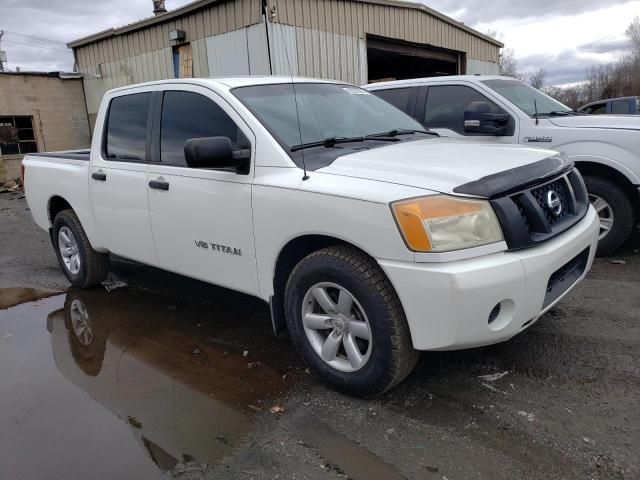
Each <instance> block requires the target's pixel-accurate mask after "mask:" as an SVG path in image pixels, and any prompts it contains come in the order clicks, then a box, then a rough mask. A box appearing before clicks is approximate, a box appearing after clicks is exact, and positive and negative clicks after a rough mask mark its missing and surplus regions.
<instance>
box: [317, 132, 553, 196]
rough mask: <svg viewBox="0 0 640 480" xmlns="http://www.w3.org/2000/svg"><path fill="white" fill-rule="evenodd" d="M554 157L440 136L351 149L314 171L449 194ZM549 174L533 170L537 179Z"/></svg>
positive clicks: (545, 152)
mask: <svg viewBox="0 0 640 480" xmlns="http://www.w3.org/2000/svg"><path fill="white" fill-rule="evenodd" d="M554 155H557V152H554V151H552V150H543V149H539V148H528V147H524V146H520V145H500V144H487V143H477V142H474V141H471V140H465V139H452V138H443V137H441V138H433V139H425V140H416V141H409V142H402V143H397V144H392V145H388V146H385V147H380V148H374V149H371V150H365V151H361V152H357V153H352V154H349V155H345V156H343V157H339V158H337V159H336V160H335V161H334V162H333V163H332V164H331V165H329V166H327V167H324V168H321V169H319V170H317V171H318V173H326V174H331V175H341V176H348V177H355V178H363V179H367V180H376V181H380V182H386V183H395V184H399V185H407V186H411V187H417V188H424V189H427V190H432V191H437V192H441V193H454V189H455V188H456V187H459V186H461V185H464V184H468V183H470V182H474V181H476V180H479V179H481V178H485V177H489V176H492V175H495V174H498V173H501V172H505V171H508V170H513V169H515V168H518V167H524V166H527V165H530V164H533V163H536V162H540V161H541V160H543V159H546V158H549V157H552V156H554ZM519 170H520V171H522V169H519ZM553 173H554V172H553V171H549V172H540V171H536V178H538V177H539V176H542V177H544V176H546V175H550V174H553ZM538 174H541V175H538ZM529 180H532V179H529Z"/></svg>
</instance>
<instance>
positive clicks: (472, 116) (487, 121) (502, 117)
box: [464, 102, 509, 136]
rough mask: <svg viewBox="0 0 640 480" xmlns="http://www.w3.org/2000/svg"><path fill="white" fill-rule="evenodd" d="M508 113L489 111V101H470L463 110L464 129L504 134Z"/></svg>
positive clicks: (489, 133) (470, 131)
mask: <svg viewBox="0 0 640 480" xmlns="http://www.w3.org/2000/svg"><path fill="white" fill-rule="evenodd" d="M508 121H509V115H508V114H506V113H491V104H490V103H489V102H471V103H470V104H469V106H468V107H467V109H466V110H465V111H464V131H465V132H467V133H480V134H488V135H496V136H498V135H505V134H506V124H507V122H508Z"/></svg>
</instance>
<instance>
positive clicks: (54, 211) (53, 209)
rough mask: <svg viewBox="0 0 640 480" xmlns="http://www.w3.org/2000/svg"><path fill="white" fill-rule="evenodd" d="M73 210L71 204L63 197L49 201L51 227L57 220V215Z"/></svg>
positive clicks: (56, 197)
mask: <svg viewBox="0 0 640 480" xmlns="http://www.w3.org/2000/svg"><path fill="white" fill-rule="evenodd" d="M69 209H70V210H73V209H72V208H71V205H69V202H67V201H66V200H65V199H64V198H62V197H58V196H55V197H52V198H51V200H49V222H50V223H51V225H53V221H54V220H55V218H56V215H58V213H60V212H61V211H63V210H69Z"/></svg>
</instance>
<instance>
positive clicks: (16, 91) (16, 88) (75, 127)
mask: <svg viewBox="0 0 640 480" xmlns="http://www.w3.org/2000/svg"><path fill="white" fill-rule="evenodd" d="M13 115H16V116H18V115H20V116H22V115H26V116H30V117H32V118H33V128H34V135H35V137H36V144H37V145H38V151H40V152H44V151H51V150H70V149H77V148H86V147H88V146H89V144H90V143H91V135H90V132H89V123H88V120H87V110H86V108H85V102H84V93H83V90H82V80H80V79H67V80H62V79H60V78H58V77H50V76H44V75H43V76H40V75H18V74H0V116H13ZM21 159H22V156H18V155H15V156H13V155H12V156H2V155H0V182H3V181H7V180H9V179H12V178H16V177H17V176H19V166H20V160H21Z"/></svg>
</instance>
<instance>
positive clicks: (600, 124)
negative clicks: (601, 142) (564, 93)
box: [549, 115, 640, 130]
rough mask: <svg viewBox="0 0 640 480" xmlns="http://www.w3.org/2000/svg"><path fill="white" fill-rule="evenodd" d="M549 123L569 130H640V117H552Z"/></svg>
mask: <svg viewBox="0 0 640 480" xmlns="http://www.w3.org/2000/svg"><path fill="white" fill-rule="evenodd" d="M549 121H550V122H551V123H553V124H554V125H555V126H557V127H567V128H612V129H617V130H640V115H576V116H571V117H568V116H567V117H551V118H549Z"/></svg>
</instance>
